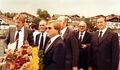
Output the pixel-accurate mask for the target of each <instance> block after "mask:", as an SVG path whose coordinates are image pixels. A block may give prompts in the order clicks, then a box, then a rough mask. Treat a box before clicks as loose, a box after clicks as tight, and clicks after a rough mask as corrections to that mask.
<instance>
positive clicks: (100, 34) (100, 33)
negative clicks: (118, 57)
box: [98, 31, 102, 42]
mask: <svg viewBox="0 0 120 70" xmlns="http://www.w3.org/2000/svg"><path fill="white" fill-rule="evenodd" d="M101 38H102V31H100V32H99V38H98V40H99V42H100V40H101Z"/></svg>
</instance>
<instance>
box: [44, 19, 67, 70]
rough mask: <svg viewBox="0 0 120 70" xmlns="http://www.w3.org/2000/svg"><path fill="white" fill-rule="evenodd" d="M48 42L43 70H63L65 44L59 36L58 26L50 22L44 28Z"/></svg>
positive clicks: (54, 22) (52, 21)
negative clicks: (48, 38)
mask: <svg viewBox="0 0 120 70" xmlns="http://www.w3.org/2000/svg"><path fill="white" fill-rule="evenodd" d="M46 29H47V30H46V31H47V34H48V36H49V37H50V40H49V42H48V44H47V46H46V48H45V55H44V64H45V67H44V70H65V54H66V52H65V51H66V50H65V44H64V42H63V40H62V38H61V37H60V35H59V31H60V25H59V24H58V23H57V22H56V21H54V20H50V21H49V22H48V25H47V27H46Z"/></svg>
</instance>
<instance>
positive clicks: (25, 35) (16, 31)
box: [5, 14, 34, 49]
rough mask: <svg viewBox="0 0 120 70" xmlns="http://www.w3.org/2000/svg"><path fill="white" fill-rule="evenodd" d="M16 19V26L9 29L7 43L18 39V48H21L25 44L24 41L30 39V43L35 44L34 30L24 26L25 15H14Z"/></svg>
mask: <svg viewBox="0 0 120 70" xmlns="http://www.w3.org/2000/svg"><path fill="white" fill-rule="evenodd" d="M14 21H15V24H16V28H15V27H14V28H10V29H9V30H8V34H7V36H6V39H5V42H6V44H9V43H13V42H15V41H17V46H16V49H19V48H20V47H21V46H22V45H23V44H24V41H28V43H29V44H30V45H33V44H34V41H33V34H32V31H30V30H29V29H26V28H25V27H24V25H25V16H24V15H22V14H18V15H16V16H15V17H14Z"/></svg>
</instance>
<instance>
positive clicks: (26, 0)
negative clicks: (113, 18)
mask: <svg viewBox="0 0 120 70" xmlns="http://www.w3.org/2000/svg"><path fill="white" fill-rule="evenodd" d="M39 8H40V9H45V10H47V11H48V12H49V13H50V14H51V15H53V14H63V15H64V14H67V15H74V14H78V15H80V16H86V17H89V16H95V15H99V14H103V15H109V14H116V15H120V0H0V10H1V11H2V12H18V13H19V12H28V13H31V14H33V15H35V14H36V11H37V9H39Z"/></svg>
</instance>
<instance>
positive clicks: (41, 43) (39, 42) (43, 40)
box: [35, 20, 50, 50]
mask: <svg viewBox="0 0 120 70" xmlns="http://www.w3.org/2000/svg"><path fill="white" fill-rule="evenodd" d="M46 24H47V21H45V20H41V21H40V22H39V28H38V29H39V32H40V33H39V34H37V35H36V41H35V45H36V46H38V47H39V48H40V49H42V50H45V47H46V44H47V42H48V41H49V39H50V38H49V37H48V36H47V33H46Z"/></svg>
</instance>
